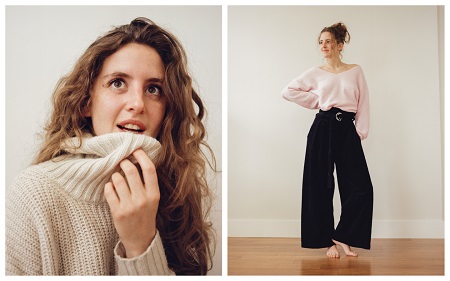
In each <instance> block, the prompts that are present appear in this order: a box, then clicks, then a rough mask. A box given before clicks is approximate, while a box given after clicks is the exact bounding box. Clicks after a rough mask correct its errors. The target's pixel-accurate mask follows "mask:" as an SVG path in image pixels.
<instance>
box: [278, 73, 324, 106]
mask: <svg viewBox="0 0 450 281" xmlns="http://www.w3.org/2000/svg"><path fill="white" fill-rule="evenodd" d="M307 80H308V79H307V78H306V77H305V74H302V75H300V76H299V77H297V78H295V79H294V80H292V81H291V82H290V83H289V84H288V85H287V86H286V87H284V88H283V90H282V91H281V96H282V97H283V98H284V99H286V100H288V101H291V102H294V103H296V104H298V105H300V106H303V107H305V108H309V109H317V108H319V96H318V95H316V94H315V93H313V92H312V87H311V86H309V85H307V83H306V82H305V81H307Z"/></svg>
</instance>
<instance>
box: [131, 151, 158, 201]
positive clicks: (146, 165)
mask: <svg viewBox="0 0 450 281" xmlns="http://www.w3.org/2000/svg"><path fill="white" fill-rule="evenodd" d="M133 156H134V157H135V158H136V160H137V161H138V163H139V165H140V166H141V170H142V175H143V177H144V184H145V188H146V189H147V190H148V191H150V192H158V193H159V186H158V175H157V174H156V167H155V164H153V162H152V160H150V158H149V157H148V155H147V154H146V153H145V152H144V151H143V150H142V149H138V150H136V151H134V152H133Z"/></svg>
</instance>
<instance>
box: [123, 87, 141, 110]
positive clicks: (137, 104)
mask: <svg viewBox="0 0 450 281" xmlns="http://www.w3.org/2000/svg"><path fill="white" fill-rule="evenodd" d="M127 96H128V100H127V104H126V110H127V111H135V112H136V113H143V112H144V109H145V103H144V93H143V91H141V90H137V89H134V90H132V91H130V92H129V93H128V95H127Z"/></svg>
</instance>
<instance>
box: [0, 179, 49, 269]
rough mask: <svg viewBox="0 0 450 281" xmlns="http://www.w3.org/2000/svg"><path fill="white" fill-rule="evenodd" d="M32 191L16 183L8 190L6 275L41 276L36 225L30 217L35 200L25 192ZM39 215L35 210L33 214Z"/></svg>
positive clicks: (18, 182) (6, 206) (6, 209)
mask: <svg viewBox="0 0 450 281" xmlns="http://www.w3.org/2000/svg"><path fill="white" fill-rule="evenodd" d="M23 190H28V191H29V192H28V194H30V193H31V194H30V195H32V193H33V189H32V188H30V186H24V185H23V183H21V182H20V181H17V180H16V182H15V183H14V184H13V185H12V186H11V187H10V188H9V190H8V194H7V197H6V204H5V226H6V227H5V246H6V248H5V258H6V264H5V274H6V275H42V274H43V268H42V259H41V254H40V251H41V249H40V245H39V238H38V236H39V235H38V231H37V229H36V226H37V222H36V221H35V220H34V219H33V216H32V215H31V214H32V213H33V212H32V211H31V210H32V208H30V202H32V201H33V199H30V198H29V197H28V194H27V193H25V194H24V192H23ZM33 211H36V210H33Z"/></svg>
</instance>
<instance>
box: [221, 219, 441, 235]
mask: <svg viewBox="0 0 450 281" xmlns="http://www.w3.org/2000/svg"><path fill="white" fill-rule="evenodd" d="M228 236H229V237H300V221H298V220H241V219H230V220H228ZM444 237H445V235H444V221H443V220H374V221H373V225H372V238H444Z"/></svg>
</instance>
